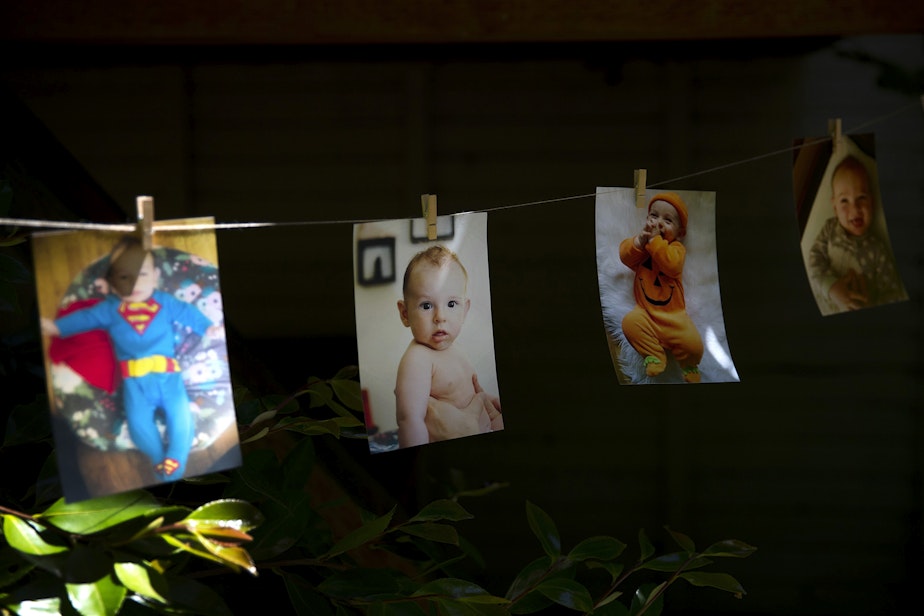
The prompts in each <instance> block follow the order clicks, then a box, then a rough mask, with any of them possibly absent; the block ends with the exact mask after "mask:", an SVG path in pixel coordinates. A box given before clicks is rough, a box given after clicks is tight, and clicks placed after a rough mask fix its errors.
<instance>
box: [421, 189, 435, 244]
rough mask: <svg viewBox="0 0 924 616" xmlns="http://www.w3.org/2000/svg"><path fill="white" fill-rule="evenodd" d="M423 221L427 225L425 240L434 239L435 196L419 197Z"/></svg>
mask: <svg viewBox="0 0 924 616" xmlns="http://www.w3.org/2000/svg"><path fill="white" fill-rule="evenodd" d="M420 205H421V206H422V208H423V217H424V221H425V222H426V223H427V239H428V240H430V241H431V242H432V241H433V240H435V239H436V195H420Z"/></svg>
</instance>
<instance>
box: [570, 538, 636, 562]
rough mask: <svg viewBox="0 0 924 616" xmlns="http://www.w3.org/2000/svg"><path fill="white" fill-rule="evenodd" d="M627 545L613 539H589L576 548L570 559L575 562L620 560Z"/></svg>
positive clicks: (572, 551) (571, 552)
mask: <svg viewBox="0 0 924 616" xmlns="http://www.w3.org/2000/svg"><path fill="white" fill-rule="evenodd" d="M625 549H626V544H625V543H623V542H622V541H619V540H618V539H614V538H613V537H602V536H601V537H589V538H587V539H584V540H583V541H581V542H580V543H579V544H577V545H576V546H574V549H572V550H571V551H570V552H569V553H568V559H569V560H571V561H574V562H583V561H585V560H590V559H593V560H614V559H616V558H619V555H620V554H622V551H623V550H625Z"/></svg>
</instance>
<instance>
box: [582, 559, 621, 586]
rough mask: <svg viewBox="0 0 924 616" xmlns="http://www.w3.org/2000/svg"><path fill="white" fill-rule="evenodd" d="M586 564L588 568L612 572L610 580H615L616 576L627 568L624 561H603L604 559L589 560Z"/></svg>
mask: <svg viewBox="0 0 924 616" xmlns="http://www.w3.org/2000/svg"><path fill="white" fill-rule="evenodd" d="M585 566H586V567H587V568H588V569H603V570H604V571H606V572H607V573H609V574H610V580H611V581H613V582H615V581H616V578H618V577H619V575H620V574H621V573H622V571H623V569H625V565H623V564H622V563H613V562H602V561H594V560H591V561H588V562H587V563H585Z"/></svg>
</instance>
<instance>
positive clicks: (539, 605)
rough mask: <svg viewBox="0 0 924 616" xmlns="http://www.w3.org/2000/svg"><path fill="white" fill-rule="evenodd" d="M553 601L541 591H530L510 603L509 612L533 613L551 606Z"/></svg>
mask: <svg viewBox="0 0 924 616" xmlns="http://www.w3.org/2000/svg"><path fill="white" fill-rule="evenodd" d="M554 604H555V603H554V602H553V601H552V600H551V599H549V598H548V597H546V596H545V595H543V594H542V593H541V592H536V591H530V592H528V593H527V594H525V595H523V597H521V598H520V599H517V600H516V601H515V602H514V603H513V604H511V605H510V607H509V608H508V610H509V611H510V613H511V614H535V613H536V612H541V611H543V610H546V609H548V608H550V607H551V606H553V605H554Z"/></svg>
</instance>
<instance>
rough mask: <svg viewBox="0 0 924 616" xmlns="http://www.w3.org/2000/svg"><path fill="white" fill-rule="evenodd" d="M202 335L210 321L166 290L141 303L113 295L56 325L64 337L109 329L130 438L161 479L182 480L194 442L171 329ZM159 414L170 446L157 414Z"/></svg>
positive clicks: (63, 319) (64, 317)
mask: <svg viewBox="0 0 924 616" xmlns="http://www.w3.org/2000/svg"><path fill="white" fill-rule="evenodd" d="M174 323H180V324H182V325H184V326H187V327H189V328H190V329H192V331H193V332H195V333H196V334H198V335H200V336H203V335H204V334H205V332H206V330H207V329H208V327H209V326H211V324H212V323H211V321H210V320H209V319H208V318H207V317H206V316H205V315H203V314H202V313H201V312H199V310H198V309H197V308H195V307H194V306H192V305H191V304H187V303H186V302H183V301H180V300H178V299H176V298H175V297H173V296H172V295H170V294H168V293H164V292H163V291H154V292H153V293H152V294H151V297H150V298H149V299H147V300H145V301H143V302H124V301H122V300H121V299H119V298H118V297H117V296H115V295H109V296H107V297H106V299H104V300H103V301H101V302H99V303H97V304H95V305H93V306H90V307H89V308H84V309H82V310H77V311H75V312H72V313H70V314H68V315H66V316H63V317H60V318H58V319H57V320H55V324H56V325H57V327H58V330H59V332H60V335H61V336H62V337H67V336H73V335H75V334H80V333H83V332H87V331H91V330H97V329H101V330H105V331H107V332H108V333H109V337H110V338H111V339H112V344H113V347H114V349H115V355H116V359H117V360H118V361H119V366H120V371H121V374H122V377H123V379H122V382H123V387H122V397H123V402H124V406H125V417H126V421H127V423H128V430H129V434H130V435H131V437H132V441H133V442H134V443H135V446H136V447H138V449H139V450H141V452H142V453H144V454H145V455H146V456H147V457H148V458H149V459H150V460H151V461H152V464H153V465H155V470H156V472H157V473H159V474H160V476H161V477H162V478H163V479H167V478H170V479H178V478H180V477H182V476H183V473H184V471H185V468H186V460H187V458H188V457H189V449H190V447H191V445H192V439H193V418H192V415H191V413H190V409H189V396H188V395H187V393H186V386H185V384H184V383H183V378H182V375H181V372H180V366H179V363H178V362H177V360H176V357H175V346H174V345H175V343H174V335H173V324H174ZM158 409H161V410H162V411H163V414H164V418H165V422H166V428H167V430H166V437H167V444H166V446H165V445H164V441H163V439H162V438H161V435H160V431H159V430H158V428H157V424H156V422H155V413H156V412H157V410H158Z"/></svg>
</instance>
